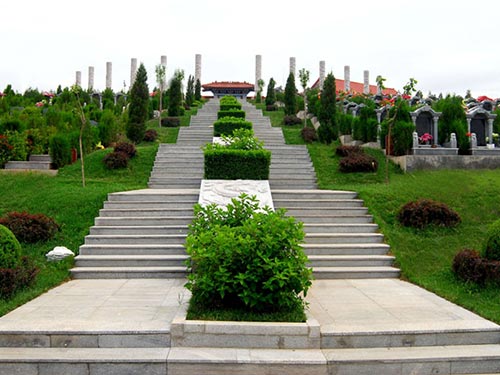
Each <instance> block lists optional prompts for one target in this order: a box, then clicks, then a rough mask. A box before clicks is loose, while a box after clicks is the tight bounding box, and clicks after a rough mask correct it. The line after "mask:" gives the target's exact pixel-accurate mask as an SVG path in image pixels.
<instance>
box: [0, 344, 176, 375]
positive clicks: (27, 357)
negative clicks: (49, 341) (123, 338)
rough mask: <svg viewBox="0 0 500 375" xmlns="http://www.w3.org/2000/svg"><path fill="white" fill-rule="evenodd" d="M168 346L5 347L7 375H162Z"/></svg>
mask: <svg viewBox="0 0 500 375" xmlns="http://www.w3.org/2000/svg"><path fill="white" fill-rule="evenodd" d="M168 353H169V349H168V348H3V349H2V350H1V351H0V373H1V374H5V375H11V374H12V375H13V374H22V375H44V374H46V375H62V374H64V375H80V374H85V375H101V374H109V375H114V374H129V375H159V374H166V373H167V356H168Z"/></svg>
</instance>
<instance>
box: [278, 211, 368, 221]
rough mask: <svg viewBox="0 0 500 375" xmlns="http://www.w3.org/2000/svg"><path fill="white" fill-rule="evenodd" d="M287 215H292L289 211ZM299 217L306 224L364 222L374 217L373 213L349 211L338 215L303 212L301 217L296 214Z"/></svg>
mask: <svg viewBox="0 0 500 375" xmlns="http://www.w3.org/2000/svg"><path fill="white" fill-rule="evenodd" d="M286 215H287V216H292V214H291V213H290V212H289V210H288V212H287V213H286ZM294 217H296V218H297V219H300V221H302V222H303V223H305V224H341V223H343V224H356V223H357V224H362V223H372V222H373V217H372V216H371V215H363V214H358V215H357V214H352V215H349V214H348V213H344V214H342V213H340V214H338V215H335V214H333V215H332V214H328V215H319V214H310V215H309V214H301V215H300V218H299V217H297V216H295V215H294Z"/></svg>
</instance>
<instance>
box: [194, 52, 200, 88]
mask: <svg viewBox="0 0 500 375" xmlns="http://www.w3.org/2000/svg"><path fill="white" fill-rule="evenodd" d="M198 80H200V83H201V55H200V54H199V53H198V54H196V56H195V62H194V82H195V83H196V81H198Z"/></svg>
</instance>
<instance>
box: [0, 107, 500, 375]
mask: <svg viewBox="0 0 500 375" xmlns="http://www.w3.org/2000/svg"><path fill="white" fill-rule="evenodd" d="M218 106H219V103H218V101H217V100H211V101H210V102H208V103H206V104H205V105H204V106H203V108H202V109H200V110H199V111H198V114H197V115H196V116H194V117H192V118H191V124H190V126H189V127H182V128H181V129H180V131H179V137H178V141H177V143H176V144H163V145H161V146H160V148H159V151H158V154H157V156H156V160H155V164H154V167H153V170H152V172H151V177H150V181H149V188H148V189H143V190H137V191H129V192H120V193H113V194H110V195H109V196H108V200H107V201H106V202H105V203H104V206H103V208H102V210H101V211H100V212H99V217H97V218H96V219H95V225H94V226H92V227H91V228H90V232H89V235H88V236H87V237H86V238H85V243H84V244H83V245H82V246H81V247H80V255H79V256H77V257H76V264H75V268H73V269H72V271H71V272H72V275H73V278H74V280H72V281H70V282H68V283H65V284H63V285H61V286H59V287H57V288H54V289H52V290H50V291H49V292H47V293H45V294H43V295H42V296H40V297H38V298H36V299H34V300H32V301H31V302H29V303H27V304H25V305H24V306H21V307H19V308H17V309H16V310H14V311H12V312H11V313H9V314H7V315H5V316H3V317H1V318H0V374H23V375H24V374H26V375H32V374H33V375H61V374H65V375H67V374H75V375H102V374H106V375H115V374H132V375H139V374H140V375H159V374H161V375H190V374H191V375H195V374H196V375H222V374H243V375H261V374H262V375H267V374H280V375H281V374H286V375H305V374H308V375H316V374H318V375H320V374H321V375H358V374H359V375H368V374H383V375H430V374H483V375H485V374H500V327H499V326H498V325H496V324H494V323H492V322H489V321H487V320H485V319H482V318H481V317H479V316H477V315H475V314H473V313H471V312H469V311H467V310H465V309H462V308H460V307H458V306H456V305H454V304H452V303H450V302H448V301H446V300H444V299H442V298H440V297H438V296H436V295H434V294H432V293H429V292H427V291H425V290H423V289H421V288H419V287H417V286H414V285H412V284H409V283H407V282H404V281H401V280H399V279H398V277H399V270H398V269H397V268H395V267H393V266H392V263H393V261H394V258H393V257H392V256H391V255H389V252H390V248H389V246H388V245H387V244H385V243H384V238H383V235H382V234H381V233H379V231H378V227H377V225H376V224H374V223H373V218H372V216H371V215H370V214H369V212H368V209H367V208H366V207H364V204H363V201H362V200H360V199H359V198H358V197H357V194H356V193H355V192H347V191H327V190H319V189H317V185H316V176H315V172H314V168H313V165H312V163H311V160H310V157H309V154H308V151H307V148H306V147H305V146H302V145H286V144H285V141H284V139H283V134H282V132H281V129H279V128H273V127H271V124H270V121H269V119H268V118H267V117H264V116H263V115H262V112H261V111H260V110H256V109H255V107H253V106H251V105H250V104H248V103H243V109H244V110H245V111H246V113H247V119H248V120H250V121H251V122H252V123H253V125H254V131H255V134H256V136H257V137H258V138H259V139H261V140H262V141H264V144H265V147H266V148H268V149H270V150H271V151H272V159H271V160H272V161H271V173H270V179H269V183H270V187H271V193H272V197H273V204H274V206H275V207H283V208H286V209H287V210H288V215H292V216H294V217H296V218H297V219H298V220H300V221H302V222H303V223H304V230H305V232H306V237H305V243H304V245H303V247H304V250H305V252H306V253H307V255H308V257H309V261H310V265H311V267H312V268H313V272H314V277H315V281H313V286H312V287H311V289H310V290H309V293H308V295H307V298H306V299H307V301H308V303H309V309H308V320H307V322H305V323H260V322H257V323H248V322H204V321H188V320H186V319H185V310H186V307H187V303H188V301H189V297H190V294H189V292H188V291H187V290H186V289H185V288H184V287H183V285H184V283H185V281H186V279H185V277H186V266H185V263H184V262H185V260H186V258H187V256H186V253H185V250H184V246H183V244H184V241H185V238H186V234H187V230H188V225H189V223H190V222H191V220H192V218H193V205H194V204H195V203H196V202H197V201H198V197H199V191H200V182H201V180H202V178H203V153H202V150H201V147H202V146H203V145H204V144H206V143H208V142H210V141H211V139H212V124H213V122H214V121H215V119H216V117H217V110H218Z"/></svg>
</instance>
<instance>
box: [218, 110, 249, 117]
mask: <svg viewBox="0 0 500 375" xmlns="http://www.w3.org/2000/svg"><path fill="white" fill-rule="evenodd" d="M223 117H236V118H241V119H245V111H243V110H241V109H228V110H220V111H219V112H217V119H221V118H223Z"/></svg>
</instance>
